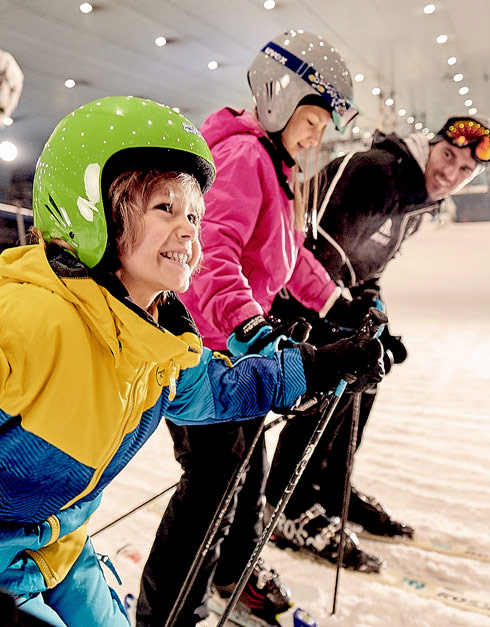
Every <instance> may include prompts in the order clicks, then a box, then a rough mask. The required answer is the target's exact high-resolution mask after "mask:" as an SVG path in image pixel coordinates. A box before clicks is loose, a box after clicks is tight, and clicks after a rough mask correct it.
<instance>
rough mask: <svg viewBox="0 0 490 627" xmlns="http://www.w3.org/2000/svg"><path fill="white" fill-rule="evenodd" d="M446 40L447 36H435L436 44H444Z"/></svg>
mask: <svg viewBox="0 0 490 627" xmlns="http://www.w3.org/2000/svg"><path fill="white" fill-rule="evenodd" d="M447 40H448V36H447V35H437V37H436V41H437V43H438V44H445V43H447Z"/></svg>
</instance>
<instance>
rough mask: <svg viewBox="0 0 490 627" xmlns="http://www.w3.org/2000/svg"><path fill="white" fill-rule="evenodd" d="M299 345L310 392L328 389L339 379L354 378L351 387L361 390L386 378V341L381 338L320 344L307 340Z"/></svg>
mask: <svg viewBox="0 0 490 627" xmlns="http://www.w3.org/2000/svg"><path fill="white" fill-rule="evenodd" d="M299 348H300V351H301V356H302V358H303V367H304V372H305V378H306V387H307V390H306V391H307V393H309V394H315V393H317V392H329V391H330V390H331V389H332V388H333V387H334V386H336V385H337V383H338V382H339V380H340V379H346V380H347V381H352V383H350V385H349V387H348V391H350V392H362V391H363V390H365V389H367V388H370V387H372V386H373V385H376V383H379V382H380V381H381V379H382V378H383V375H384V367H383V345H382V344H381V342H380V341H379V340H378V339H371V340H361V341H360V342H359V341H357V340H356V339H355V338H354V337H350V338H347V339H343V340H339V341H338V342H335V343H334V344H327V345H326V346H321V347H320V348H315V347H314V346H312V345H311V344H306V343H303V344H300V345H299ZM354 378H355V380H353V379H354Z"/></svg>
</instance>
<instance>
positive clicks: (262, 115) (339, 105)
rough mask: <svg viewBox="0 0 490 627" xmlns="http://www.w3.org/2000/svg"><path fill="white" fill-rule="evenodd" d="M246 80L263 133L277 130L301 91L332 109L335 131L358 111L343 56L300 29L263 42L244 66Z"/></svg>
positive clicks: (289, 115) (299, 99)
mask: <svg viewBox="0 0 490 627" xmlns="http://www.w3.org/2000/svg"><path fill="white" fill-rule="evenodd" d="M248 82H249V84H250V88H251V90H252V93H253V96H254V100H255V104H256V107H257V116H258V118H259V122H260V123H261V124H262V126H263V127H264V128H265V130H266V131H268V132H269V133H277V132H278V131H282V130H283V129H284V127H285V126H286V124H287V123H288V121H289V120H290V118H291V116H292V115H293V113H294V110H295V109H296V107H297V106H298V105H299V104H300V102H301V101H302V100H303V99H304V98H306V97H307V96H318V97H319V98H321V99H322V100H319V106H324V107H325V108H326V109H327V110H328V111H329V112H330V113H331V114H332V119H333V121H334V124H335V126H336V128H337V130H339V131H340V132H341V133H343V132H344V131H345V129H346V127H347V124H348V123H349V122H350V121H351V120H353V119H354V117H355V116H356V115H357V114H358V113H359V109H358V108H357V107H356V106H355V105H354V104H353V103H352V102H351V99H352V95H353V87H352V78H351V75H350V72H349V70H348V69H347V67H346V65H345V62H344V60H343V58H342V57H341V56H340V54H339V53H338V51H337V50H336V49H335V48H334V47H333V46H331V45H330V44H329V43H328V42H327V41H325V39H323V37H321V36H320V35H314V34H313V33H307V32H305V31H303V30H297V31H295V30H289V31H286V32H284V33H283V34H282V35H280V36H279V37H276V38H275V39H273V40H272V41H270V42H269V43H267V44H266V45H265V46H264V47H263V48H262V50H261V51H260V53H259V54H258V55H257V57H256V58H255V60H254V62H253V63H252V65H251V66H250V69H249V71H248ZM322 101H323V102H322ZM310 104H313V103H312V102H311V101H310Z"/></svg>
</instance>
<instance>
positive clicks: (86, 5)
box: [80, 2, 94, 13]
mask: <svg viewBox="0 0 490 627" xmlns="http://www.w3.org/2000/svg"><path fill="white" fill-rule="evenodd" d="M93 8H94V7H93V6H92V5H91V4H90V2H84V3H83V4H81V5H80V11H81V12H82V13H90V12H91V11H92V10H93Z"/></svg>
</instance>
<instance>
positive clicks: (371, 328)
mask: <svg viewBox="0 0 490 627" xmlns="http://www.w3.org/2000/svg"><path fill="white" fill-rule="evenodd" d="M387 321H388V319H387V317H386V316H385V314H383V313H382V312H380V311H379V310H377V309H375V308H374V307H371V308H370V309H369V314H368V315H367V316H366V318H365V319H364V321H363V324H362V325H361V328H360V329H359V331H358V333H357V334H356V339H357V340H361V339H364V338H372V337H374V335H375V333H376V331H377V330H378V328H379V326H380V325H381V324H386V322H387ZM346 387H347V381H346V380H345V379H340V381H339V383H338V384H337V387H336V388H335V390H334V391H333V393H332V395H331V396H330V397H329V398H326V399H324V400H323V401H322V402H321V404H320V409H319V413H320V420H319V421H318V424H317V426H316V428H315V431H314V432H313V434H312V436H311V438H310V440H309V442H308V444H307V445H306V448H305V450H304V452H303V454H302V456H301V458H300V460H299V462H298V463H297V465H296V468H295V470H294V473H293V475H292V477H291V479H290V480H289V483H288V485H287V486H286V489H285V490H284V492H283V494H282V496H281V498H280V499H279V501H278V503H277V505H276V507H275V508H274V511H273V513H272V516H271V518H270V519H269V522H268V523H267V525H266V526H265V528H264V530H263V532H262V535H261V536H260V538H259V539H258V541H257V544H256V546H255V549H254V551H253V552H252V555H251V556H250V559H249V560H248V562H247V565H246V566H245V570H244V571H243V573H242V574H241V577H240V579H239V580H238V582H237V585H236V587H235V590H234V591H233V594H232V595H231V597H230V599H229V600H228V604H227V605H226V607H225V610H224V612H223V614H222V616H221V620H220V621H219V623H218V625H217V627H224V625H225V624H226V621H227V620H228V618H229V616H230V614H231V613H232V612H233V610H234V609H235V605H236V604H237V601H238V599H239V597H240V595H241V593H242V592H243V589H244V588H245V585H246V583H247V581H248V579H249V577H250V575H251V573H252V571H253V569H254V567H255V564H256V563H257V560H258V558H259V555H260V553H261V552H262V549H263V548H264V546H265V545H266V543H267V541H268V540H269V538H270V536H271V535H272V532H273V530H274V528H275V526H276V523H277V520H278V518H279V516H280V515H281V514H282V513H283V511H284V510H285V508H286V505H287V503H288V501H289V499H290V498H291V495H292V493H293V491H294V489H295V487H296V485H297V484H298V482H299V480H300V478H301V475H302V474H303V471H304V469H305V467H306V464H307V463H308V461H309V460H310V458H311V456H312V455H313V452H314V451H315V448H316V446H317V444H318V442H319V441H320V439H321V437H322V435H323V432H324V431H325V428H326V426H327V424H328V423H329V421H330V419H331V417H332V415H333V413H334V411H335V409H336V407H337V404H338V402H339V400H340V399H341V397H342V395H343V393H344V390H345V388H346Z"/></svg>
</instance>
